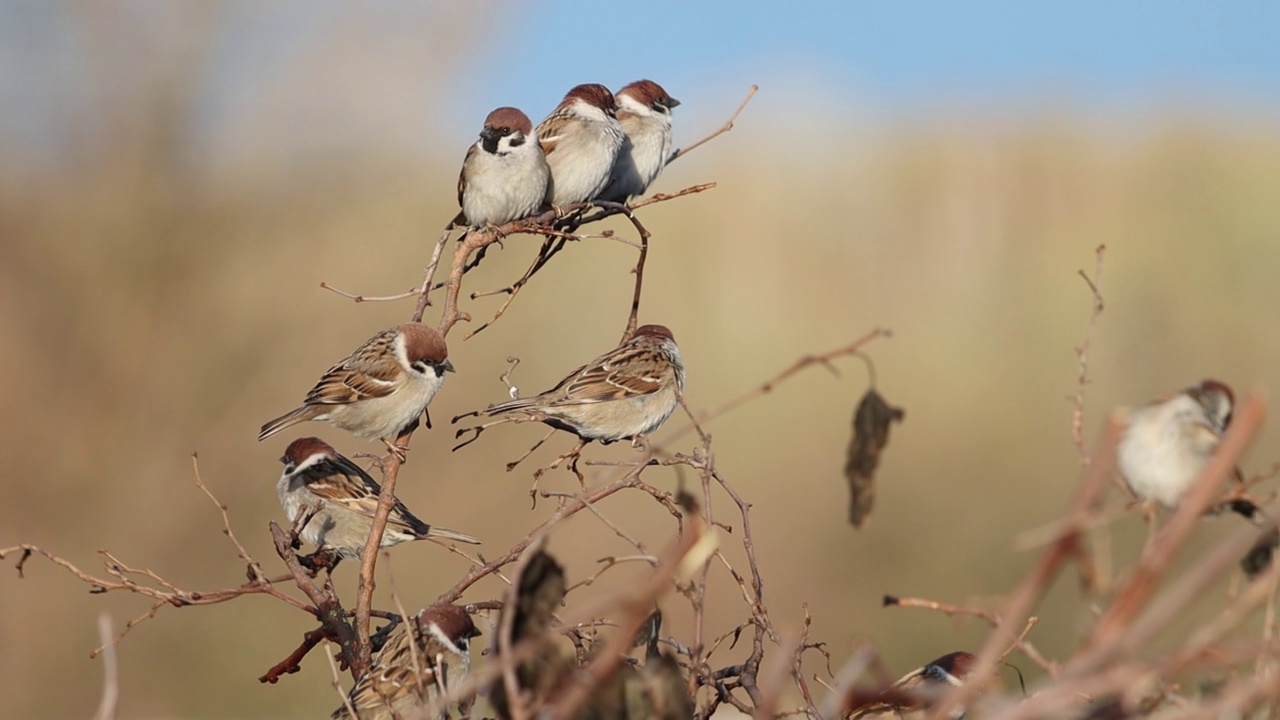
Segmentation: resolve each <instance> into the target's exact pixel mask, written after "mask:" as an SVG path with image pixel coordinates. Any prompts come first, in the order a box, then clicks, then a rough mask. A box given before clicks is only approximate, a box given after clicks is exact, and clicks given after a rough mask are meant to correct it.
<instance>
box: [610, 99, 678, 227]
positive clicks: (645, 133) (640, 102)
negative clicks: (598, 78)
mask: <svg viewBox="0 0 1280 720" xmlns="http://www.w3.org/2000/svg"><path fill="white" fill-rule="evenodd" d="M614 97H616V98H617V101H618V124H619V125H621V126H622V132H623V133H625V134H626V138H625V139H624V140H623V141H622V148H621V149H620V150H619V151H618V159H617V160H616V161H614V163H613V171H612V172H611V173H610V175H609V184H608V186H606V187H605V190H604V192H602V193H600V199H601V200H608V201H610V202H620V203H624V202H627V201H628V200H630V199H631V198H633V197H635V196H637V195H640V194H642V193H643V192H644V191H645V190H646V189H648V187H649V185H651V184H652V183H653V181H654V180H655V179H657V177H658V175H659V174H660V173H661V172H662V169H663V168H664V167H666V165H667V161H668V160H670V159H671V110H672V109H673V108H675V107H676V106H677V105H679V104H680V101H679V100H676V99H675V98H673V97H671V96H670V95H668V94H667V91H666V90H663V89H662V86H661V85H659V84H658V83H656V82H653V81H652V80H637V81H635V82H633V83H631V84H630V85H627V86H626V87H624V88H622V89H621V90H619V91H618V92H617V94H616V95H615V96H614Z"/></svg>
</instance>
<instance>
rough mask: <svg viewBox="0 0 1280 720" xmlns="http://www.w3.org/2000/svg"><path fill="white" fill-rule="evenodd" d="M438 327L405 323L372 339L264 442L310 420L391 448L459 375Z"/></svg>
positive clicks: (266, 429)
mask: <svg viewBox="0 0 1280 720" xmlns="http://www.w3.org/2000/svg"><path fill="white" fill-rule="evenodd" d="M448 355H449V349H448V347H447V346H446V345H445V341H444V337H443V336H442V335H441V334H440V333H439V332H437V331H436V329H435V328H433V327H429V326H427V325H423V324H422V323H405V324H403V325H398V326H396V327H393V328H391V329H389V330H384V331H382V332H380V333H378V334H377V335H374V336H373V337H371V338H369V340H368V341H367V342H365V344H363V345H361V346H360V347H359V348H358V349H357V350H356V351H355V352H353V353H351V355H350V356H349V357H347V359H345V360H343V361H342V362H340V363H338V364H337V365H334V366H333V367H331V368H329V369H328V370H327V371H325V373H324V375H322V376H321V377H320V380H319V382H317V383H316V385H315V387H313V388H311V392H309V393H307V397H306V399H305V400H304V401H303V405H302V407H300V408H298V409H296V410H293V411H292V412H289V413H286V414H284V415H282V416H280V417H278V418H276V419H275V420H272V421H270V422H268V423H267V424H265V425H263V426H262V431H261V432H259V433H258V439H259V440H265V439H267V438H269V437H271V436H272V435H275V434H276V433H278V432H280V431H281V430H283V429H285V428H287V427H290V426H292V425H296V424H297V423H300V422H304V421H307V420H327V421H328V422H329V423H330V424H332V425H333V426H335V427H338V428H341V429H343V430H346V431H348V432H350V433H351V434H352V435H355V436H356V437H359V438H367V439H379V438H380V439H382V440H384V441H386V442H387V443H388V444H390V441H391V440H394V439H395V438H396V437H397V436H398V435H399V434H400V432H401V431H402V430H404V429H405V428H406V427H408V426H409V425H410V424H411V423H413V422H415V421H416V420H417V419H418V417H419V416H420V415H422V413H423V412H425V411H426V409H427V405H428V404H429V403H430V402H431V398H433V397H435V394H436V391H437V390H439V389H440V385H441V384H443V383H444V374H445V372H452V371H453V364H452V363H450V362H449V360H448Z"/></svg>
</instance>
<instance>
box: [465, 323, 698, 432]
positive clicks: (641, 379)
mask: <svg viewBox="0 0 1280 720" xmlns="http://www.w3.org/2000/svg"><path fill="white" fill-rule="evenodd" d="M684 378H685V373H684V364H683V363H681V361H680V348H679V347H678V346H677V345H676V341H675V338H674V337H673V336H672V335H671V331H670V330H668V329H667V328H666V327H664V326H662V325H641V326H640V327H638V328H636V331H635V334H634V335H633V336H632V337H631V339H630V340H628V341H627V342H625V343H623V344H622V345H620V346H618V347H617V348H614V349H613V350H610V351H609V352H607V353H605V354H604V355H601V356H600V357H598V358H596V359H595V360H592V361H591V362H589V363H587V364H586V365H583V366H582V367H580V368H578V369H577V370H574V371H573V372H571V373H569V376H568V377H566V378H565V379H563V380H561V381H560V382H559V383H558V384H557V385H556V386H555V387H553V388H551V389H550V390H548V391H546V392H544V393H542V394H540V395H534V396H532V397H526V398H518V399H515V400H510V401H508V402H503V403H498V404H496V405H490V406H489V407H488V408H486V409H484V410H479V411H476V412H472V413H466V414H464V415H459V416H458V417H455V418H454V419H453V421H454V422H457V421H458V420H460V419H462V418H464V417H469V416H472V415H486V416H489V417H493V416H500V415H501V416H508V417H504V418H503V419H501V420H497V421H495V422H492V423H488V424H486V425H483V426H481V427H480V428H479V429H478V430H482V429H484V428H487V427H490V426H492V425H496V424H499V423H501V422H508V421H510V420H515V419H517V417H519V416H523V417H526V418H530V419H535V420H539V421H541V422H544V423H546V424H547V425H550V426H551V427H553V428H556V429H558V430H565V431H568V432H571V433H573V434H574V435H577V436H578V438H579V439H580V440H581V441H583V442H584V443H585V442H590V441H592V440H599V441H600V442H601V443H603V444H606V445H607V444H609V443H611V442H614V441H617V440H629V439H634V438H635V437H636V436H639V435H648V434H649V433H651V432H653V431H654V430H657V429H658V427H659V426H660V425H662V423H664V422H666V420H667V418H669V417H671V413H672V412H674V411H675V409H676V405H678V404H679V402H680V396H681V393H682V392H684ZM471 429H472V430H477V429H476V428H471ZM478 430H477V434H478ZM464 432H467V429H463V430H459V431H458V435H459V436H461V435H462V433H464ZM464 444H466V443H464ZM459 447H461V446H459ZM455 449H456V448H455Z"/></svg>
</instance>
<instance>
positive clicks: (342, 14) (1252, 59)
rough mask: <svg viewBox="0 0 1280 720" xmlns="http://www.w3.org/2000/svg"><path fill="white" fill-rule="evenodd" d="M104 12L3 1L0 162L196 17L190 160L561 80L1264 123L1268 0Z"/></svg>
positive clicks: (891, 111) (319, 5) (929, 107)
mask: <svg viewBox="0 0 1280 720" xmlns="http://www.w3.org/2000/svg"><path fill="white" fill-rule="evenodd" d="M105 7H108V8H110V9H109V10H95V11H93V12H87V11H85V8H84V6H81V5H78V4H76V3H70V2H68V3H53V2H50V3H47V4H41V3H24V2H12V1H9V2H6V1H5V0H0V158H5V157H7V158H8V163H7V164H9V165H13V164H15V160H16V164H21V163H23V162H38V161H39V159H40V158H41V157H42V156H44V157H49V156H50V155H54V156H56V154H57V153H58V152H59V150H58V148H60V147H62V146H65V145H66V144H67V143H66V142H65V133H68V132H70V133H73V134H74V133H76V132H81V133H83V132H84V128H85V127H88V128H90V132H91V131H92V128H93V127H95V126H99V125H102V126H106V124H107V123H109V122H113V121H116V120H114V119H111V118H107V119H104V118H100V117H98V116H97V114H96V113H97V112H98V111H99V110H100V109H101V107H100V104H99V101H100V100H102V99H103V98H111V97H115V98H117V99H119V98H125V102H126V103H128V102H129V101H130V100H129V98H130V96H129V94H128V83H129V82H130V81H131V79H133V78H137V77H163V74H164V71H165V68H166V67H167V65H168V64H169V63H172V62H173V60H172V58H173V57H175V56H177V55H180V54H181V53H182V51H183V48H182V47H181V43H182V42H184V38H185V37H186V35H184V34H183V33H182V32H181V29H182V28H187V27H191V26H193V25H194V26H197V27H206V25H201V24H200V23H208V25H207V27H213V28H215V29H216V30H217V40H216V41H215V44H214V46H213V50H212V52H211V54H210V56H209V57H210V58H211V59H210V63H211V64H210V68H209V70H208V72H207V73H205V74H203V75H202V76H201V79H202V82H204V85H203V86H202V88H201V92H202V93H203V94H202V96H201V97H199V98H197V101H196V112H195V115H194V121H195V123H196V128H195V130H194V132H193V133H192V137H191V138H190V140H191V143H192V147H193V148H197V150H196V151H195V152H196V153H197V155H198V156H202V157H213V156H218V155H220V154H222V153H223V152H224V150H225V149H226V147H228V143H235V142H240V143H244V142H245V139H246V138H249V139H253V138H270V139H267V140H262V142H265V143H271V142H275V143H277V144H278V143H281V142H284V143H293V144H295V145H298V146H300V147H301V146H304V145H305V146H307V147H321V148H329V147H342V146H343V145H347V146H352V147H356V148H360V147H361V143H369V142H375V141H376V142H383V143H385V144H387V145H390V146H393V147H398V148H404V149H406V150H409V151H420V150H426V151H428V152H429V149H427V145H428V144H429V141H428V140H427V139H426V138H428V137H438V136H440V135H441V133H442V131H443V135H444V137H445V138H446V140H447V141H448V142H449V143H450V144H458V143H459V142H462V143H463V144H465V142H467V138H468V137H469V136H470V135H471V134H472V133H473V131H474V128H475V127H476V126H478V123H479V119H480V118H483V117H484V115H485V114H486V113H487V112H488V111H489V110H490V109H492V108H493V107H495V106H497V105H516V106H518V107H521V108H523V109H525V110H526V112H528V114H529V115H530V116H531V117H532V118H533V119H534V121H535V122H536V121H537V120H538V119H539V118H541V117H542V116H543V115H544V114H545V113H546V112H547V111H549V110H550V109H551V107H552V106H554V105H555V103H556V102H557V101H558V99H559V98H560V97H561V96H562V95H563V94H564V92H565V91H566V90H567V89H568V88H569V87H571V86H572V85H574V84H577V83H579V82H591V81H594V82H603V83H605V84H608V85H611V86H614V87H617V86H620V85H622V84H623V83H626V82H628V81H630V80H634V79H638V78H641V77H648V78H651V79H653V80H656V81H658V82H659V83H661V84H662V85H664V86H665V87H666V88H667V90H668V91H669V92H671V94H672V95H674V96H676V97H677V98H680V99H681V100H682V101H684V103H685V105H684V106H682V108H681V110H680V111H679V112H680V114H681V116H682V118H683V119H682V121H681V122H682V123H683V122H686V121H687V122H690V125H689V127H701V126H705V125H707V124H709V123H715V122H718V121H719V120H720V119H722V118H723V117H724V116H725V114H726V113H727V112H728V110H729V109H730V108H732V107H734V106H735V105H736V104H737V102H738V100H739V99H740V98H741V97H742V96H743V94H744V93H745V91H746V89H747V87H748V86H749V85H751V84H752V83H758V84H760V85H761V88H762V92H761V94H760V96H759V97H758V99H757V100H756V101H755V104H754V105H753V107H752V110H751V113H752V115H753V116H757V115H758V116H759V117H762V118H777V117H779V115H780V114H782V113H786V112H788V111H790V110H791V109H792V108H794V107H797V106H798V107H802V108H806V109H809V110H811V111H813V110H818V111H829V110H831V109H835V110H836V111H837V112H843V113H844V115H842V117H845V118H849V119H853V118H855V117H856V118H859V119H861V118H870V119H871V120H873V121H874V120H875V119H876V118H877V117H880V118H890V119H897V118H900V117H903V116H908V117H919V116H924V117H928V116H931V115H934V114H937V113H942V112H945V113H962V114H963V113H981V114H987V115H990V114H995V115H999V114H1000V113H1002V112H1010V111H1012V112H1015V113H1016V112H1018V111H1021V110H1024V109H1027V108H1030V109H1032V110H1035V109H1036V108H1038V107H1042V106H1047V107H1049V108H1051V109H1054V108H1058V109H1061V108H1069V109H1071V110H1072V111H1073V112H1075V113H1077V114H1081V115H1085V116H1088V117H1093V118H1096V117H1102V118H1106V117H1111V116H1120V117H1127V116H1130V115H1133V114H1134V113H1138V114H1139V115H1141V114H1143V113H1145V112H1148V111H1151V110H1153V109H1154V111H1155V112H1160V111H1162V110H1164V109H1166V108H1167V106H1169V105H1171V104H1172V105H1174V106H1176V107H1182V108H1190V109H1193V110H1196V111H1202V112H1206V113H1215V112H1218V113H1223V114H1233V113H1239V112H1245V113H1263V114H1265V116H1266V117H1269V118H1270V117H1275V116H1276V115H1277V114H1278V113H1280V2H1278V1H1276V0H1271V1H1270V2H1266V1H1263V0H1239V1H1237V2H1217V3H1214V2H1207V1H1197V2H1190V1H1187V0H1169V1H1168V2H1156V1H1154V0H1114V1H1112V2H1099V1H1097V0H1081V1H1079V2H1029V1H1028V2H1012V1H1007V0H998V1H985V2H984V1H981V0H974V1H971V2H936V1H933V2H931V1H918V2H888V1H885V2H874V3H873V2H828V3H817V2H808V1H804V0H791V1H789V2H754V1H751V0H746V1H744V0H734V1H730V0H704V1H694V0H685V1H683V2H676V1H675V0H654V1H651V2H633V3H625V4H623V3H601V2H587V1H586V0H556V1H552V2H527V3H526V2H503V1H502V0H475V1H474V2H469V3H466V4H463V3H443V4H441V3H429V2H424V1H423V0H371V1H370V2H368V3H363V4H357V3H354V2H351V1H350V0H278V1H277V2H272V3H260V2H257V0H225V2H216V3H214V4H212V5H208V6H196V5H187V4H184V3H174V4H172V5H168V4H165V3H162V2H158V1H156V0H117V1H116V2H114V3H112V4H110V5H108V6H105ZM197 7H207V8H213V10H212V11H210V12H205V13H201V12H199V11H193V10H191V8H197ZM465 13H471V14H473V15H474V17H473V18H472V20H471V22H470V23H469V24H466V23H464V24H462V25H458V24H457V23H454V25H457V26H458V27H463V26H465V27H470V28H472V30H471V34H469V35H466V36H465V37H463V38H462V39H461V42H464V43H465V45H466V48H467V49H466V50H465V51H461V52H460V51H459V50H458V48H457V45H458V41H456V40H455V41H454V42H452V43H451V45H452V46H453V47H434V46H433V40H434V43H435V44H439V39H440V38H439V35H440V33H439V32H437V33H435V35H433V34H432V28H433V27H434V24H436V23H441V24H440V25H439V26H440V27H445V26H448V27H453V25H448V23H450V22H452V21H451V20H449V19H448V18H447V16H449V15H451V14H465ZM442 15H443V16H446V17H445V19H444V20H442V19H441V17H442ZM104 18H105V19H106V21H104ZM121 18H123V23H121V22H120V21H121ZM108 21H114V22H116V23H117V24H118V25H119V27H111V25H110V22H108ZM166 22H169V23H170V24H169V25H168V26H166V24H165V23H166ZM106 27H110V28H111V29H109V30H106V31H104V30H103V28H106ZM197 37H198V36H197ZM198 41H199V40H197V42H198ZM104 49H106V50H107V51H109V52H116V53H118V54H119V56H120V57H121V58H124V59H122V60H120V61H119V62H118V63H117V66H113V67H108V68H106V69H105V70H104V69H103V68H102V67H100V65H101V62H100V60H98V59H96V58H100V57H101V53H102V52H103V51H104ZM441 68H444V69H446V73H445V74H446V75H447V77H449V78H451V80H450V81H449V82H448V83H446V86H445V87H443V88H439V89H438V90H439V91H441V92H444V93H446V94H447V97H448V100H449V101H448V102H446V103H442V102H440V98H439V97H434V96H432V95H431V94H430V92H429V91H428V89H427V87H428V86H429V85H430V80H429V78H431V77H433V76H439V75H440V74H441V72H440V71H441ZM148 73H150V75H148ZM308 73H310V74H308ZM344 83H345V84H344ZM357 91H358V92H357ZM797 100H798V101H800V103H799V105H797V104H796V103H794V102H793V101H797ZM850 109H853V112H846V111H849V110H850ZM855 113H856V114H855ZM815 115H816V113H815ZM60 133H61V134H63V135H64V136H60ZM308 143H309V145H308ZM249 145H252V143H249ZM261 151H262V149H261V148H256V147H253V148H251V149H250V150H248V151H247V152H250V153H254V152H261ZM357 151H359V150H357ZM304 152H309V150H304ZM0 170H2V169H0Z"/></svg>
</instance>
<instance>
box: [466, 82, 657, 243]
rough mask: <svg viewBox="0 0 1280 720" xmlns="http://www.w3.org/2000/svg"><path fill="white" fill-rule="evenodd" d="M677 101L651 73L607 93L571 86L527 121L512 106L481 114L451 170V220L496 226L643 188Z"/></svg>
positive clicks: (624, 197)
mask: <svg viewBox="0 0 1280 720" xmlns="http://www.w3.org/2000/svg"><path fill="white" fill-rule="evenodd" d="M679 104H680V101H678V100H676V99H675V98H673V97H671V96H670V95H668V94H667V91H666V90H663V89H662V86H660V85H658V84H657V83H655V82H653V81H651V80H638V81H636V82H633V83H631V84H630V85H627V86H626V87H624V88H622V89H621V90H619V91H618V94H617V95H614V94H613V93H612V92H610V91H609V88H607V87H605V86H603V85H598V84H595V83H588V84H585V85H578V86H577V87H575V88H573V89H572V90H570V91H569V92H568V94H567V95H565V96H564V99H563V100H561V101H560V104H559V105H557V106H556V108H555V110H553V111H551V114H550V115H548V116H547V118H546V119H545V120H543V121H542V122H541V123H539V124H538V127H536V128H535V127H533V123H531V122H530V121H529V117H528V116H527V115H525V114H524V113H523V112H521V111H520V110H518V109H516V108H513V107H500V108H498V109H496V110H494V111H493V112H491V113H489V116H488V117H487V118H485V121H484V129H482V130H481V131H480V140H479V141H478V142H477V143H475V144H474V145H472V146H471V149H470V150H468V151H467V157H466V159H465V160H464V161H463V162H462V172H461V174H460V175H459V177H458V204H459V205H461V206H462V212H461V213H459V215H458V217H457V219H455V221H454V223H455V224H457V225H464V226H467V227H473V228H479V227H484V226H488V225H503V224H505V223H508V222H511V221H512V220H519V219H520V218H523V217H526V216H528V215H531V214H533V213H534V212H536V211H537V210H539V209H540V208H542V207H544V205H550V206H552V207H554V208H562V207H564V206H566V205H572V204H574V203H584V202H590V201H593V200H604V201H609V202H618V203H622V202H626V201H628V200H630V199H631V198H633V197H635V196H637V195H639V194H641V193H643V192H644V191H645V190H646V189H647V188H648V187H649V185H650V184H651V183H652V182H653V181H654V179H655V178H657V177H658V174H659V173H661V172H662V169H663V168H664V167H666V165H667V163H668V162H669V161H670V159H671V110H672V108H674V107H676V106H677V105H679Z"/></svg>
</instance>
